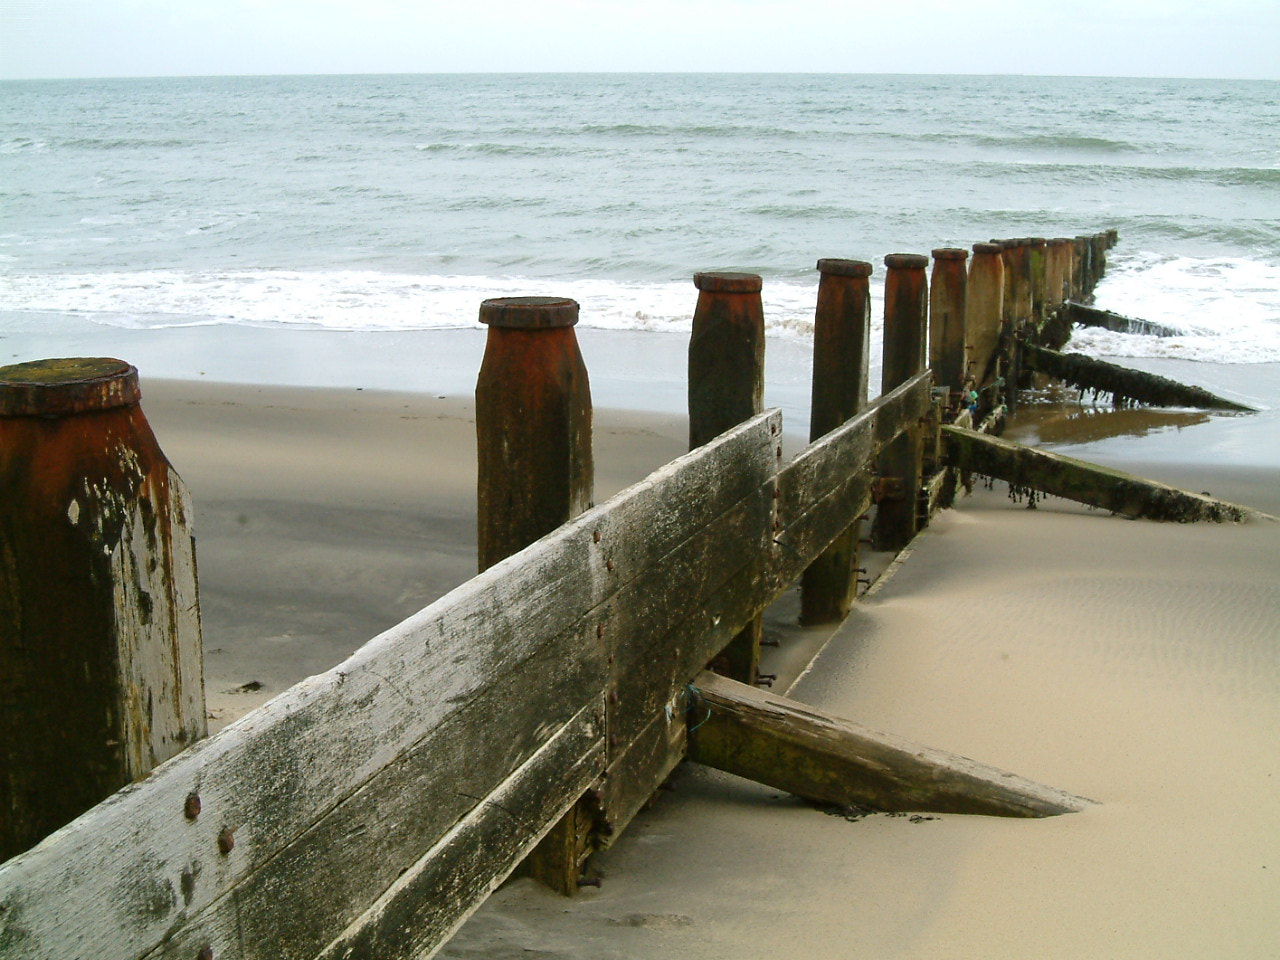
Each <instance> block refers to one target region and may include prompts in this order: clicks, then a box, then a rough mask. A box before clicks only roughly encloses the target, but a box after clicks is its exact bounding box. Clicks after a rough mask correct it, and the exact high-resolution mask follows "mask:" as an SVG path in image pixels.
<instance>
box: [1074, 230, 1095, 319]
mask: <svg viewBox="0 0 1280 960" xmlns="http://www.w3.org/2000/svg"><path fill="white" fill-rule="evenodd" d="M1075 245H1076V258H1077V259H1076V262H1077V264H1078V266H1079V268H1080V269H1079V270H1078V271H1077V274H1078V276H1079V284H1078V287H1079V289H1078V290H1077V291H1076V298H1077V299H1079V300H1082V301H1084V302H1085V303H1088V302H1089V298H1090V297H1092V296H1093V285H1094V283H1095V282H1096V280H1095V278H1094V276H1093V266H1094V264H1093V244H1092V243H1091V238H1089V237H1076V238H1075Z"/></svg>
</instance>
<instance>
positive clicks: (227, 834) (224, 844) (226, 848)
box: [218, 827, 236, 857]
mask: <svg viewBox="0 0 1280 960" xmlns="http://www.w3.org/2000/svg"><path fill="white" fill-rule="evenodd" d="M235 846H236V835H235V832H234V831H232V829H231V828H230V827H225V828H224V829H223V831H222V832H221V833H220V834H218V850H219V851H221V853H222V855H223V856H224V857H225V856H226V855H227V854H228V853H230V852H231V851H232V850H234V849H235Z"/></svg>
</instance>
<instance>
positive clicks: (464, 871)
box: [214, 705, 603, 960]
mask: <svg viewBox="0 0 1280 960" xmlns="http://www.w3.org/2000/svg"><path fill="white" fill-rule="evenodd" d="M595 709H597V708H596V707H595V705H589V706H588V707H586V708H584V710H583V711H582V712H581V713H580V714H579V715H578V716H577V717H576V718H575V720H574V721H573V722H572V723H570V724H569V725H567V726H566V727H565V728H564V729H563V730H561V731H560V732H559V733H558V734H557V735H556V736H555V737H553V738H552V739H551V740H550V741H548V743H547V745H546V746H545V747H544V748H543V749H542V750H540V751H539V752H538V753H537V754H535V755H534V756H533V757H532V758H531V759H530V760H529V761H528V762H527V763H526V764H524V765H523V766H522V767H521V768H520V769H519V770H517V771H515V773H513V774H512V775H511V777H510V778H508V780H507V781H506V782H505V783H503V784H502V785H501V786H500V787H499V789H497V790H495V791H494V792H493V793H492V794H491V795H490V796H489V797H487V798H485V801H484V802H483V803H481V804H478V805H477V806H476V807H475V808H474V809H473V810H472V812H471V813H470V814H468V815H467V817H466V818H464V819H463V820H462V821H461V822H460V823H459V824H458V825H457V826H456V827H455V828H454V829H453V830H451V831H449V833H448V834H446V835H445V836H443V837H442V838H441V839H440V841H439V842H438V843H436V845H435V846H433V847H432V848H431V849H430V850H427V851H426V852H425V853H424V854H423V856H422V858H421V859H420V860H419V861H418V862H417V864H415V865H414V866H413V868H411V869H410V870H408V871H407V872H406V873H405V874H404V876H402V877H401V878H400V879H399V880H397V881H396V883H395V884H394V885H393V886H392V887H391V888H390V889H389V890H388V891H387V892H386V894H385V895H384V896H383V897H381V898H380V899H379V900H378V902H377V903H375V904H373V905H372V906H371V907H370V908H369V910H368V911H367V912H366V913H365V914H364V915H363V916H361V917H360V918H359V919H358V920H357V921H356V922H354V923H353V924H352V925H351V926H350V927H349V928H348V929H347V930H345V931H343V932H342V934H341V935H340V936H338V937H337V938H336V939H335V940H334V941H333V942H332V943H330V944H329V945H328V946H327V947H326V948H325V949H324V950H323V951H322V952H321V953H320V954H319V955H318V958H317V960H389V958H393V957H413V958H415V960H417V958H426V957H430V956H433V955H434V954H435V953H436V951H437V950H439V948H440V947H441V946H443V945H444V944H445V943H446V942H447V941H448V939H449V937H451V936H452V935H453V933H454V932H455V931H456V930H457V929H458V927H460V926H461V925H462V923H463V922H464V921H465V920H466V918H467V917H469V916H470V915H471V914H472V913H474V912H475V910H476V909H477V908H478V907H479V906H480V904H482V903H483V902H484V900H485V898H486V897H487V896H488V895H489V894H490V893H491V892H493V890H495V889H496V888H497V887H498V885H499V884H500V883H501V882H502V881H503V880H504V879H506V877H507V876H508V875H509V874H510V873H511V870H512V869H513V868H514V867H515V865H516V864H517V863H519V861H520V859H521V858H522V857H523V856H524V855H525V854H526V853H528V852H529V850H531V849H532V848H533V846H534V844H536V843H537V841H538V839H539V838H540V837H541V836H542V834H543V832H544V831H545V830H546V829H547V828H548V827H549V826H551V824H553V823H555V822H556V821H557V820H558V819H559V818H560V817H561V816H562V815H563V814H564V813H565V811H567V810H568V809H569V807H570V806H572V804H573V802H574V801H575V800H576V799H577V798H578V797H579V796H580V795H581V794H582V792H583V791H584V790H585V789H587V787H588V786H589V785H590V783H591V781H592V780H593V779H594V778H595V776H596V775H597V774H596V771H597V765H598V763H599V761H600V760H601V759H603V749H602V744H601V742H600V730H599V727H598V725H597V724H596V722H595V721H594V719H593V717H592V711H593V710H595ZM214 956H215V957H217V956H218V954H217V952H216V951H215V953H214Z"/></svg>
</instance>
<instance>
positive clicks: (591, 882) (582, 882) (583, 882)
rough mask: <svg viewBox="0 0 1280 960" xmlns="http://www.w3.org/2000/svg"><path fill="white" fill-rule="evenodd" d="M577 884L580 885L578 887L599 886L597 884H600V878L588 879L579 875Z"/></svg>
mask: <svg viewBox="0 0 1280 960" xmlns="http://www.w3.org/2000/svg"><path fill="white" fill-rule="evenodd" d="M578 886H580V887H599V886H600V878H599V877H591V878H590V879H588V878H587V877H579V878H578Z"/></svg>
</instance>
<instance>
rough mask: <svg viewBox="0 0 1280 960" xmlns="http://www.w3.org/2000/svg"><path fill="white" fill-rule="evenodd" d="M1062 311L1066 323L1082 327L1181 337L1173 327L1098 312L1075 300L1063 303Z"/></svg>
mask: <svg viewBox="0 0 1280 960" xmlns="http://www.w3.org/2000/svg"><path fill="white" fill-rule="evenodd" d="M1062 309H1063V313H1064V315H1065V317H1066V319H1067V321H1068V322H1070V323H1078V324H1080V326H1082V327H1103V328H1105V329H1107V330H1114V331H1115V332H1116V333H1137V334H1141V335H1142V336H1145V337H1179V336H1182V331H1181V330H1175V329H1174V328H1173V327H1166V326H1164V325H1163V324H1159V323H1152V322H1151V321H1150V320H1139V319H1137V318H1136V317H1126V316H1122V315H1121V314H1118V313H1112V312H1111V311H1110V310H1099V309H1098V308H1097V307H1090V306H1086V305H1085V304H1083V303H1077V302H1076V301H1075V300H1067V301H1066V302H1065V303H1063V305H1062Z"/></svg>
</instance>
